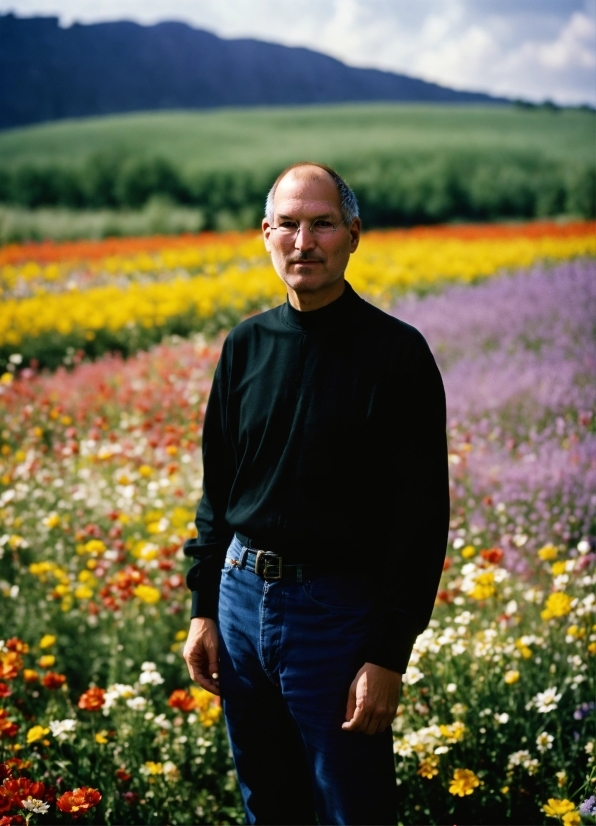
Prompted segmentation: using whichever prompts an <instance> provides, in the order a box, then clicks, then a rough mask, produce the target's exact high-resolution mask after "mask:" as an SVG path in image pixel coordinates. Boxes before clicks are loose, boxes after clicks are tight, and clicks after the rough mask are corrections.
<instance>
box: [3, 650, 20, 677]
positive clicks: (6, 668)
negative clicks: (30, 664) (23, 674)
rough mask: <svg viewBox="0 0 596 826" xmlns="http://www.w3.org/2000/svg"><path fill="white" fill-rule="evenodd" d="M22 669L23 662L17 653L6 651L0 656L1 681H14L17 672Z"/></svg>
mask: <svg viewBox="0 0 596 826" xmlns="http://www.w3.org/2000/svg"><path fill="white" fill-rule="evenodd" d="M22 667H23V660H22V659H21V657H20V656H19V654H18V652H17V651H7V652H6V654H0V678H2V679H3V680H14V679H15V677H18V674H19V671H20V670H21V668H22Z"/></svg>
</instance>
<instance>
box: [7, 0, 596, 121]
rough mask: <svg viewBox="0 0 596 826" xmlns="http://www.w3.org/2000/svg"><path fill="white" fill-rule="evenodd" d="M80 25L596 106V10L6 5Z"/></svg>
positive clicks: (580, 4) (468, 2) (569, 1)
mask: <svg viewBox="0 0 596 826" xmlns="http://www.w3.org/2000/svg"><path fill="white" fill-rule="evenodd" d="M0 11H14V12H15V13H16V14H18V15H23V16H25V15H26V16H29V15H32V14H53V15H57V16H59V17H60V19H61V21H62V23H63V24H64V25H68V24H70V23H71V22H73V21H75V20H77V21H79V22H93V21H97V20H119V19H124V18H126V19H129V20H136V21H138V22H141V23H153V22H157V21H160V20H183V21H186V22H188V23H190V24H192V25H194V26H197V27H198V28H204V29H208V30H209V31H213V32H215V33H216V34H219V35H221V36H223V37H244V36H249V37H257V38H259V39H262V40H270V41H274V42H278V43H285V44H287V45H297V46H307V47H310V48H312V49H315V50H318V51H322V52H325V53H327V54H331V55H333V56H335V57H338V58H339V59H341V60H344V61H345V62H346V63H350V64H352V65H357V66H374V67H378V68H382V69H389V70H393V71H398V72H406V73H408V74H410V75H414V76H417V77H422V78H424V79H426V80H433V81H437V82H439V83H444V84H446V85H449V86H453V87H456V88H460V89H478V90H482V91H488V92H492V93H494V94H503V95H511V96H520V97H525V98H528V99H533V100H544V99H545V98H551V99H553V100H556V101H558V102H560V103H568V104H576V103H583V102H589V103H592V104H594V105H596V0H325V2H322V0H0Z"/></svg>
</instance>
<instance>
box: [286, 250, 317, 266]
mask: <svg viewBox="0 0 596 826" xmlns="http://www.w3.org/2000/svg"><path fill="white" fill-rule="evenodd" d="M307 261H317V262H318V263H320V264H324V263H325V259H324V258H322V257H321V256H320V255H313V254H312V253H310V252H308V250H307V251H305V252H301V253H300V255H299V256H298V257H297V258H288V264H304V263H305V262H307Z"/></svg>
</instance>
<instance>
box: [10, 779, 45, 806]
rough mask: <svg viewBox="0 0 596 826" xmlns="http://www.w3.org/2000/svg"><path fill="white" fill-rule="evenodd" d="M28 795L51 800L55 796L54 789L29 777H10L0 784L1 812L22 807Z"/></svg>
mask: <svg viewBox="0 0 596 826" xmlns="http://www.w3.org/2000/svg"><path fill="white" fill-rule="evenodd" d="M27 797H35V798H36V799H37V800H45V801H48V802H50V801H52V800H53V798H54V795H53V789H50V788H47V787H46V785H45V783H38V782H37V781H35V780H29V778H28V777H18V778H17V777H9V778H7V779H6V780H5V781H4V783H3V784H2V785H1V786H0V812H2V811H4V812H6V811H9V810H10V809H11V808H12V809H20V808H21V807H22V805H23V800H25V799H26V798H27ZM3 804H4V805H3Z"/></svg>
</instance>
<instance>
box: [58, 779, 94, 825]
mask: <svg viewBox="0 0 596 826" xmlns="http://www.w3.org/2000/svg"><path fill="white" fill-rule="evenodd" d="M100 800H101V793H100V792H99V791H98V790H97V789H90V788H89V787H88V786H81V788H80V789H74V790H73V791H72V792H64V794H63V795H61V796H60V797H59V798H58V800H57V801H56V805H57V806H58V808H59V809H60V811H61V812H67V814H69V815H70V816H71V817H72V818H73V819H76V818H77V817H81V815H85V814H87V812H88V811H89V810H90V809H93V808H94V807H95V806H97V804H98V803H99V801H100Z"/></svg>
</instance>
